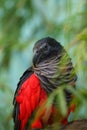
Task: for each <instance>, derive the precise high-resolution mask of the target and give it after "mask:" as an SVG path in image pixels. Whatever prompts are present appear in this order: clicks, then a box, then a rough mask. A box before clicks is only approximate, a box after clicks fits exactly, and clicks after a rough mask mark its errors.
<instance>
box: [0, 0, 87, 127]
mask: <svg viewBox="0 0 87 130" xmlns="http://www.w3.org/2000/svg"><path fill="white" fill-rule="evenodd" d="M46 36H51V37H54V38H55V39H57V40H58V41H59V42H61V44H62V45H63V46H64V47H65V49H66V50H67V51H68V53H69V55H70V57H71V58H72V62H73V65H74V66H75V69H76V73H77V75H78V80H77V91H76V92H75V94H76V96H77V101H78V107H77V110H76V112H75V119H79V118H80V119H81V118H87V0H0V130H12V129H13V121H12V109H13V105H12V101H13V95H14V91H15V89H16V85H17V82H18V80H19V77H20V76H21V75H22V73H23V72H24V71H25V70H26V69H27V68H28V66H30V65H31V64H32V56H33V53H32V48H33V45H34V43H35V42H36V41H37V40H39V39H41V38H43V37H46Z"/></svg>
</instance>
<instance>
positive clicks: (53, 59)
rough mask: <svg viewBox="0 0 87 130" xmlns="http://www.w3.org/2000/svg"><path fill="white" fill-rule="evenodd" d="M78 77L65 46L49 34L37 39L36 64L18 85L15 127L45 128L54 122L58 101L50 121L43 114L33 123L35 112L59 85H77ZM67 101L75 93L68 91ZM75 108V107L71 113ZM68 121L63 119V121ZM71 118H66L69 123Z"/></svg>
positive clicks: (23, 128) (18, 129)
mask: <svg viewBox="0 0 87 130" xmlns="http://www.w3.org/2000/svg"><path fill="white" fill-rule="evenodd" d="M76 79H77V76H76V74H75V71H74V68H73V65H72V62H71V59H70V58H69V56H68V54H67V52H66V51H65V49H64V48H63V46H62V45H61V44H60V43H59V42H57V41H56V40H55V39H53V38H50V37H46V38H43V39H41V40H39V41H37V42H36V43H35V45H34V48H33V60H32V66H31V67H30V68H28V69H27V70H26V71H25V72H24V74H23V75H22V77H21V78H20V81H19V83H18V85H17V89H16V91H15V95H14V101H13V104H14V112H13V118H14V130H27V126H28V124H29V123H30V124H31V125H30V129H41V128H43V127H44V125H46V124H52V114H53V115H54V111H55V108H54V106H55V103H53V107H52V109H51V111H50V114H49V116H48V118H47V121H44V120H43V115H44V112H43V114H42V115H41V116H40V117H39V118H38V119H36V120H34V121H33V122H30V120H31V118H32V117H33V115H34V114H33V113H35V112H36V111H37V109H38V108H39V107H41V106H42V105H43V104H44V102H45V101H46V100H47V98H48V96H49V95H50V94H51V93H52V92H53V91H54V90H55V89H57V88H58V87H60V86H61V85H64V84H66V85H67V84H69V85H71V86H72V87H75V82H76ZM64 92H65V96H66V102H67V104H68V103H69V102H70V101H71V100H72V94H71V93H70V92H69V91H68V90H64ZM72 110H74V106H72V107H71V108H70V109H69V112H68V113H70V111H72ZM61 121H62V122H64V121H63V120H61ZM66 122H67V119H66V120H65V124H66Z"/></svg>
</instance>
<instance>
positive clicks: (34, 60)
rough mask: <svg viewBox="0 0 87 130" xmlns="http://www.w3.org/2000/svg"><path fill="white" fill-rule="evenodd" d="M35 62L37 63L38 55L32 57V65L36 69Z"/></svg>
mask: <svg viewBox="0 0 87 130" xmlns="http://www.w3.org/2000/svg"><path fill="white" fill-rule="evenodd" d="M37 61H38V53H35V54H34V56H33V65H34V67H36V64H37Z"/></svg>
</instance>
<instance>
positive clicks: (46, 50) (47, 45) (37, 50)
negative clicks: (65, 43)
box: [33, 37, 63, 66]
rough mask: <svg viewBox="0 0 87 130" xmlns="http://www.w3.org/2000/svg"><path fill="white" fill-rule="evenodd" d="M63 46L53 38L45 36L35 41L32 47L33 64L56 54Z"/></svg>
mask: <svg viewBox="0 0 87 130" xmlns="http://www.w3.org/2000/svg"><path fill="white" fill-rule="evenodd" d="M62 49H63V47H62V46H61V45H60V43H59V42H57V41H56V40H55V39H53V38H50V37H46V38H43V39H40V40H39V41H37V42H36V43H35V45H34V48H33V53H34V54H33V65H34V66H36V65H37V64H38V63H40V62H42V61H44V60H46V59H49V58H50V57H53V56H54V55H58V54H60V53H61V51H62Z"/></svg>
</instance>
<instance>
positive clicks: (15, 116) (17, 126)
mask: <svg viewBox="0 0 87 130" xmlns="http://www.w3.org/2000/svg"><path fill="white" fill-rule="evenodd" d="M32 73H33V70H32V67H30V68H28V69H27V70H26V71H25V72H24V73H23V75H22V76H21V78H20V80H19V82H18V84H17V89H16V91H15V94H14V100H13V104H14V111H13V119H14V122H15V128H14V129H15V130H20V122H19V120H18V114H19V105H18V104H17V102H16V96H17V95H18V90H20V88H21V86H22V84H23V83H24V82H25V81H26V80H27V78H29V77H30V76H31V75H32Z"/></svg>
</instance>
